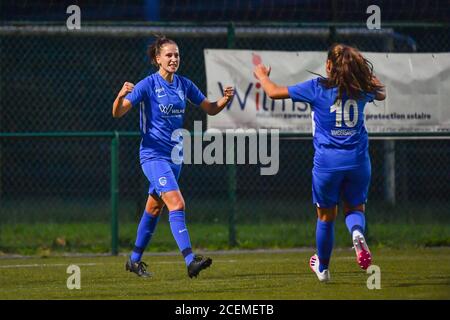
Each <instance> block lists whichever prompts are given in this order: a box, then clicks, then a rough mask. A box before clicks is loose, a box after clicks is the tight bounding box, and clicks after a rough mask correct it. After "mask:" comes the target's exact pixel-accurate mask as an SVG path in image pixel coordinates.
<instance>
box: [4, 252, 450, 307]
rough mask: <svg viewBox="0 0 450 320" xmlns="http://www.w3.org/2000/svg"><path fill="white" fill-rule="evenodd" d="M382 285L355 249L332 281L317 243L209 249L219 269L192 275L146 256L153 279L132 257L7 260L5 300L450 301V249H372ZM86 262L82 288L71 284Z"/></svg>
mask: <svg viewBox="0 0 450 320" xmlns="http://www.w3.org/2000/svg"><path fill="white" fill-rule="evenodd" d="M372 253H373V257H374V258H373V263H374V264H375V265H378V266H379V267H380V270H381V289H379V290H377V289H372V290H369V289H368V288H367V280H368V277H369V276H370V275H369V274H367V273H366V272H365V271H363V270H361V269H359V267H358V266H357V264H356V261H355V256H354V252H353V251H352V250H350V249H342V250H336V251H335V252H334V253H333V257H332V263H331V265H330V270H331V282H329V283H319V282H318V280H317V279H316V276H315V274H313V273H312V272H311V271H310V269H309V267H308V260H309V257H310V256H311V254H313V249H301V250H300V249H297V250H272V251H260V250H256V251H243V252H236V251H230V252H214V251H212V252H208V255H209V256H211V257H212V258H213V265H212V266H211V268H209V269H207V270H204V271H203V272H202V273H201V274H200V276H199V277H198V278H196V279H189V278H188V277H187V273H186V267H185V265H184V261H183V259H182V257H181V256H180V255H179V254H178V253H177V254H175V253H174V254H151V255H148V256H144V259H143V260H144V261H146V262H148V264H149V270H150V271H151V272H153V277H152V278H147V279H142V278H139V277H137V276H136V275H135V274H132V273H129V272H125V269H124V263H125V260H126V256H124V255H121V256H118V257H112V256H93V257H86V256H84V257H81V256H80V257H77V256H70V257H50V258H26V259H17V258H16V259H11V258H1V259H0V299H151V300H155V299H164V300H184V299H189V300H192V299H194V300H196V299H207V300H216V299H231V300H235V299H250V300H266V299H271V300H277V299H283V300H300V299H450V248H448V247H447V248H442V247H441V248H407V249H402V250H399V249H396V250H394V249H388V248H375V249H374V250H372ZM71 264H75V265H78V266H79V267H80V270H81V281H80V285H81V288H80V289H79V290H77V289H73V290H69V289H68V288H67V285H66V283H67V279H68V277H69V276H70V274H68V273H67V267H68V266H69V265H71Z"/></svg>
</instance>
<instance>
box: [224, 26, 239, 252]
mask: <svg viewBox="0 0 450 320" xmlns="http://www.w3.org/2000/svg"><path fill="white" fill-rule="evenodd" d="M234 45H235V26H234V23H233V22H230V23H229V25H228V30H227V48H228V49H233V48H234ZM225 139H227V135H226V134H225ZM233 139H234V137H233ZM233 146H234V143H233ZM226 151H227V156H228V153H229V152H232V154H233V158H234V150H226ZM227 180H228V186H227V189H228V201H229V205H230V207H229V208H230V211H229V216H228V244H229V246H230V247H235V246H236V245H237V239H236V164H235V163H234V159H233V161H232V164H227Z"/></svg>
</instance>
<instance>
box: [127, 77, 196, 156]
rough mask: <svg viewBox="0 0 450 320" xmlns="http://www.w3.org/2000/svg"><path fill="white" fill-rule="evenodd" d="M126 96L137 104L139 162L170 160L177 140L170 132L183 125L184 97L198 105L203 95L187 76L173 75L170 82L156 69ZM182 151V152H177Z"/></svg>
mask: <svg viewBox="0 0 450 320" xmlns="http://www.w3.org/2000/svg"><path fill="white" fill-rule="evenodd" d="M125 99H127V100H129V101H130V102H131V104H132V105H133V106H134V107H135V106H137V105H139V106H140V130H141V136H142V142H141V148H140V157H141V163H143V162H145V161H147V160H154V159H159V160H168V161H170V160H171V153H172V149H173V148H174V147H176V146H177V145H179V140H176V139H172V133H173V132H174V131H175V130H177V129H180V128H182V127H183V121H184V113H185V109H186V100H189V101H190V102H191V103H193V104H195V105H200V104H201V103H202V102H203V100H205V96H204V95H203V93H202V92H201V91H200V90H199V89H198V88H197V86H196V85H195V84H194V83H193V82H192V81H190V80H189V79H187V78H185V77H182V76H178V75H176V74H175V75H174V77H173V81H172V82H171V83H169V82H167V81H166V80H165V79H164V78H163V77H161V75H160V74H159V73H158V72H155V73H153V74H151V75H150V76H148V77H146V78H145V79H143V80H141V81H139V82H138V83H137V84H136V85H135V87H134V89H133V91H132V92H131V93H129V94H128V95H127V96H126V97H125ZM180 155H181V153H180Z"/></svg>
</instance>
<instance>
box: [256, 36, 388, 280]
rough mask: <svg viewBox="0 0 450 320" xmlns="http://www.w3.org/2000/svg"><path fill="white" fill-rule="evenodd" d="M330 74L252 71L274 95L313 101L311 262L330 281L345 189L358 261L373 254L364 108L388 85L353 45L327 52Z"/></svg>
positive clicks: (381, 95) (368, 260)
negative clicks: (277, 76)
mask: <svg viewBox="0 0 450 320" xmlns="http://www.w3.org/2000/svg"><path fill="white" fill-rule="evenodd" d="M326 73H327V78H323V77H318V78H315V79H312V80H308V81H305V82H302V83H298V84H296V85H293V86H288V87H283V86H278V85H277V84H275V83H274V82H272V81H271V80H270V79H269V74H270V67H269V68H267V67H265V66H264V65H258V66H256V67H255V70H254V75H255V76H256V78H257V79H258V80H259V81H260V82H261V85H262V87H263V88H264V91H265V92H266V94H267V95H268V96H269V97H270V98H272V99H286V98H291V99H292V100H293V101H302V102H307V103H309V104H310V105H311V108H312V112H311V116H312V120H313V137H314V138H313V143H314V149H315V154H314V167H313V170H312V193H313V202H314V203H315V204H316V206H317V215H318V219H317V227H316V246H317V254H315V255H313V256H312V257H311V259H310V262H309V264H310V267H311V269H312V270H313V271H314V272H315V273H316V275H317V277H318V278H319V280H320V281H328V280H330V272H329V270H328V265H329V261H330V257H331V251H332V249H333V242H334V220H335V219H336V215H337V205H338V202H339V196H340V193H341V192H342V195H343V206H344V213H345V222H346V225H347V228H348V230H349V231H350V233H351V235H352V240H353V245H354V248H355V250H356V257H357V262H358V264H359V266H360V267H361V268H362V269H367V268H368V267H369V265H370V264H371V260H372V258H371V254H370V251H369V248H368V246H367V243H366V241H365V239H364V227H365V218H364V210H365V205H364V204H365V202H366V200H367V192H368V189H369V182H370V174H371V168H370V158H369V141H368V134H367V131H366V128H365V125H364V107H365V105H366V103H367V102H371V101H373V100H374V99H376V100H384V99H385V98H386V94H385V91H384V86H383V85H382V84H381V83H380V81H379V80H378V79H377V78H376V77H375V76H374V74H373V66H372V64H371V63H370V62H369V61H368V60H366V59H365V58H364V57H363V56H362V54H361V53H360V52H359V51H358V50H357V49H355V48H352V47H349V46H346V45H343V44H335V45H333V46H332V47H331V48H330V50H329V51H328V58H327V61H326Z"/></svg>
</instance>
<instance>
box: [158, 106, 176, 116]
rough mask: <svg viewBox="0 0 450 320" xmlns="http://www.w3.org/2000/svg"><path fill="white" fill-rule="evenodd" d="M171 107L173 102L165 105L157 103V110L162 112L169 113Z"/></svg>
mask: <svg viewBox="0 0 450 320" xmlns="http://www.w3.org/2000/svg"><path fill="white" fill-rule="evenodd" d="M172 108H173V104H169V105H167V106H166V105H163V104H160V105H159V110H160V111H161V112H162V113H164V114H169V113H170V112H171V111H172Z"/></svg>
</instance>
